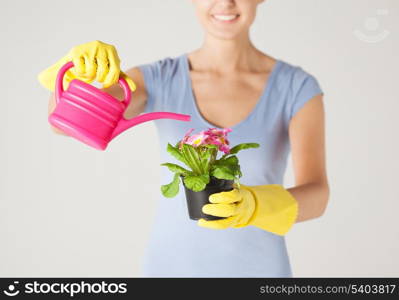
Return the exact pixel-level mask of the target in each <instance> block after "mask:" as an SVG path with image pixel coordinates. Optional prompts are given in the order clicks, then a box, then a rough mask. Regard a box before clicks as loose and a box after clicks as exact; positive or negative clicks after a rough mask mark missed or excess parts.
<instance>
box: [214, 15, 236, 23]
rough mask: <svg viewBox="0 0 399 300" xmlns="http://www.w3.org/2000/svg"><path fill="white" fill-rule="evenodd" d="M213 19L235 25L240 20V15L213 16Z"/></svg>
mask: <svg viewBox="0 0 399 300" xmlns="http://www.w3.org/2000/svg"><path fill="white" fill-rule="evenodd" d="M211 16H212V19H213V20H216V21H217V22H221V23H233V22H235V21H237V20H238V18H239V17H240V15H238V14H212V15H211Z"/></svg>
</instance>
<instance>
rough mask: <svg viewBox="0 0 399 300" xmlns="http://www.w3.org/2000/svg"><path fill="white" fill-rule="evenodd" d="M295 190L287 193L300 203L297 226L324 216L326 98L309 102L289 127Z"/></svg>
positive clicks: (316, 97)
mask: <svg viewBox="0 0 399 300" xmlns="http://www.w3.org/2000/svg"><path fill="white" fill-rule="evenodd" d="M289 137H290V143H291V151H292V162H293V167H294V174H295V187H293V188H289V189H287V190H288V191H289V192H290V193H292V195H293V196H294V197H295V199H296V200H297V201H298V208H299V211H298V217H297V219H296V222H302V221H306V220H310V219H314V218H317V217H320V216H321V215H323V213H324V211H325V209H326V207H327V203H328V199H329V194H330V190H329V185H328V179H327V174H326V156H325V114H324V104H323V96H322V95H321V94H319V95H317V96H315V97H314V98H312V99H310V100H309V101H307V102H306V104H305V105H304V106H303V108H301V109H300V110H299V111H298V112H297V113H296V114H295V116H294V117H293V118H292V119H291V121H290V125H289Z"/></svg>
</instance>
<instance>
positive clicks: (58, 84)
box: [55, 61, 132, 108]
mask: <svg viewBox="0 0 399 300" xmlns="http://www.w3.org/2000/svg"><path fill="white" fill-rule="evenodd" d="M72 67H74V64H73V62H72V61H70V62H67V63H66V64H65V65H63V66H62V67H61V68H60V70H59V71H58V74H57V79H56V81H55V101H56V103H57V104H58V101H59V99H60V96H61V95H62V93H63V92H64V86H63V79H64V75H65V73H66V71H68V70H69V69H70V68H72ZM118 83H119V85H120V86H121V87H122V89H123V92H124V94H125V99H124V100H123V101H122V103H123V104H124V106H125V108H126V107H128V105H129V104H130V100H131V99H132V91H131V90H130V87H129V85H128V83H127V82H126V80H125V79H124V78H122V77H119V80H118Z"/></svg>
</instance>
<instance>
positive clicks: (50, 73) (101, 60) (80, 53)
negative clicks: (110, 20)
mask: <svg viewBox="0 0 399 300" xmlns="http://www.w3.org/2000/svg"><path fill="white" fill-rule="evenodd" d="M70 61H72V62H73V64H74V67H73V68H71V69H69V70H68V71H67V72H66V73H65V76H64V80H63V86H64V89H67V88H68V86H69V82H71V80H73V79H75V78H77V79H79V80H82V81H84V82H86V83H91V82H93V81H94V80H96V81H98V82H101V83H103V88H108V87H110V86H111V85H113V84H115V83H117V82H118V79H119V76H121V77H123V78H124V79H125V80H126V81H127V83H128V84H129V87H130V89H131V91H132V92H133V91H135V90H136V85H135V83H134V82H133V80H132V79H131V78H129V77H128V76H127V75H126V74H125V73H123V72H121V71H120V59H119V56H118V53H117V51H116V49H115V47H114V46H113V45H109V44H106V43H103V42H101V41H92V42H89V43H85V44H82V45H79V46H76V47H73V48H72V49H71V50H70V51H69V53H68V54H67V55H65V56H64V57H63V58H61V59H60V60H59V61H58V62H56V63H55V64H53V65H52V66H50V67H48V68H47V69H45V70H44V71H42V72H40V74H39V75H38V80H39V82H40V83H41V84H42V85H43V86H44V87H45V88H47V89H49V90H50V91H53V92H54V88H55V80H56V78H57V74H58V71H59V70H60V68H61V67H62V66H63V65H64V64H66V63H67V62H70Z"/></svg>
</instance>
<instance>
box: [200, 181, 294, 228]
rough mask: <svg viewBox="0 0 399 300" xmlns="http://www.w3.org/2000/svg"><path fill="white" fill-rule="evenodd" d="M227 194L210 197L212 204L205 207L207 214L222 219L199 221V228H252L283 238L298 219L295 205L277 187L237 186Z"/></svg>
mask: <svg viewBox="0 0 399 300" xmlns="http://www.w3.org/2000/svg"><path fill="white" fill-rule="evenodd" d="M233 187H234V189H233V190H231V191H227V192H220V193H214V194H212V195H210V196H209V202H211V204H205V205H204V206H203V207H202V211H203V212H204V213H206V214H209V215H213V216H218V217H226V218H225V219H220V220H212V221H206V220H205V219H200V220H198V225H199V226H202V227H207V228H212V229H225V228H228V227H233V228H240V227H244V226H248V225H253V226H256V227H258V228H261V229H263V230H267V231H270V232H272V233H275V234H278V235H285V234H286V233H287V232H288V230H289V229H290V228H291V227H292V225H293V224H294V223H295V221H296V218H297V216H298V202H297V200H296V199H295V198H294V197H293V196H292V194H291V193H290V192H289V191H288V190H286V189H285V188H284V187H283V186H282V185H279V184H267V185H257V186H247V185H244V184H242V183H241V184H240V188H237V185H236V184H233Z"/></svg>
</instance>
